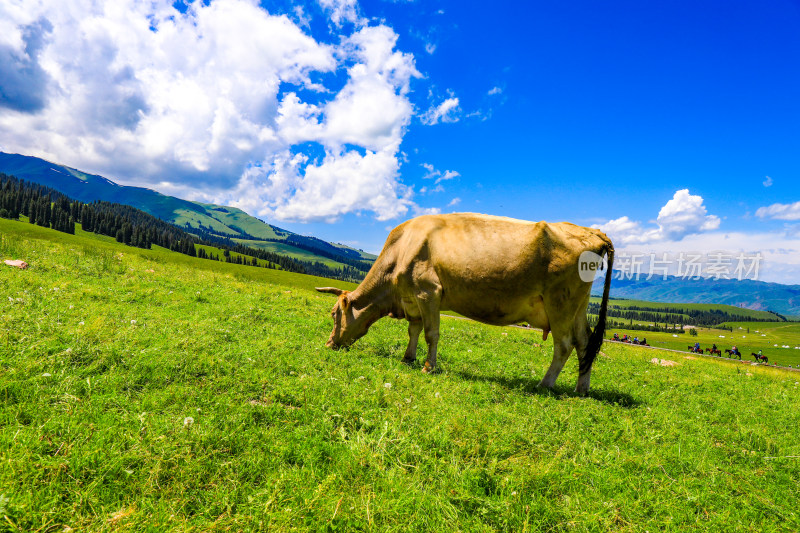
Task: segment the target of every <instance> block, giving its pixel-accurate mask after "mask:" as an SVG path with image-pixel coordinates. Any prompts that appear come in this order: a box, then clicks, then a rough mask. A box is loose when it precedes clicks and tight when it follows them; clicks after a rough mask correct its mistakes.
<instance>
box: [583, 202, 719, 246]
mask: <svg viewBox="0 0 800 533" xmlns="http://www.w3.org/2000/svg"><path fill="white" fill-rule="evenodd" d="M706 212H707V211H706V207H705V206H704V205H703V198H702V197H701V196H698V195H692V194H689V190H688V189H681V190H679V191H676V192H675V195H674V196H673V197H672V199H671V200H669V201H668V202H667V203H666V204H665V205H664V207H662V208H661V210H660V211H659V212H658V218H657V219H656V225H657V226H658V227H657V228H653V227H650V228H645V227H643V226H642V223H641V222H639V221H634V220H631V219H630V218H628V217H627V216H623V217H621V218H618V219H615V220H610V221H608V222H606V223H605V224H595V225H593V226H592V227H594V228H599V229H601V230H603V232H605V233H607V234H608V235H609V236H610V237H611V238H612V240H614V241H615V242H620V243H622V244H624V245H627V244H646V243H652V242H659V241H680V240H681V239H683V238H684V237H686V236H688V235H692V234H695V233H703V232H707V231H711V230H715V229H717V228H718V227H719V224H720V219H719V217H717V216H715V215H707V214H706Z"/></svg>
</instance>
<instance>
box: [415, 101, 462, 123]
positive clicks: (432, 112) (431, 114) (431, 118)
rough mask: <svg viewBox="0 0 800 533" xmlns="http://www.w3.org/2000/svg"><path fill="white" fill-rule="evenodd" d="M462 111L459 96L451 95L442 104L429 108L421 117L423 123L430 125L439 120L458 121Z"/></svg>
mask: <svg viewBox="0 0 800 533" xmlns="http://www.w3.org/2000/svg"><path fill="white" fill-rule="evenodd" d="M460 113H461V107H460V106H459V103H458V98H457V97H455V96H451V97H450V98H448V99H446V100H445V101H444V102H442V103H441V104H439V105H437V106H434V107H431V108H430V109H428V111H427V112H425V113H424V114H423V115H422V116H421V117H420V118H421V120H422V123H423V124H427V125H429V126H430V125H433V124H438V123H439V122H458V120H459V114H460Z"/></svg>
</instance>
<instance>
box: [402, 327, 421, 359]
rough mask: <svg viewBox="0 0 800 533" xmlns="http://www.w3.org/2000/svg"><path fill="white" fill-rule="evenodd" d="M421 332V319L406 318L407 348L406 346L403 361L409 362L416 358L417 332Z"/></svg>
mask: <svg viewBox="0 0 800 533" xmlns="http://www.w3.org/2000/svg"><path fill="white" fill-rule="evenodd" d="M421 332H422V320H421V319H419V318H414V319H409V320H408V348H406V355H405V357H403V362H404V363H408V364H411V363H413V362H414V361H416V360H417V343H419V334H420V333H421Z"/></svg>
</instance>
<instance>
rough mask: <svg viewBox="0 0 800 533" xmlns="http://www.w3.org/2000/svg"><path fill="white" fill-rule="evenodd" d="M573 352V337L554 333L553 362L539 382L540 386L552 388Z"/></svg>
mask: <svg viewBox="0 0 800 533" xmlns="http://www.w3.org/2000/svg"><path fill="white" fill-rule="evenodd" d="M571 353H572V338H571V337H569V336H566V335H565V336H561V335H553V362H552V363H550V368H548V369H547V373H546V374H545V375H544V377H543V378H542V381H541V382H540V383H539V386H540V387H546V388H548V389H552V388H553V386H554V385H555V384H556V378H558V375H559V374H560V373H561V369H562V368H564V363H566V362H567V359H568V358H569V356H570V354H571Z"/></svg>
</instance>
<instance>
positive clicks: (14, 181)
mask: <svg viewBox="0 0 800 533" xmlns="http://www.w3.org/2000/svg"><path fill="white" fill-rule="evenodd" d="M20 215H24V216H27V217H28V221H29V222H30V223H31V224H36V225H38V226H42V227H47V228H52V229H55V230H57V231H61V232H64V233H70V234H75V224H76V223H80V224H81V227H82V228H83V230H84V231H87V232H91V233H97V234H101V235H107V236H109V237H113V238H115V239H116V240H117V241H118V242H120V243H123V244H127V245H129V246H135V247H138V248H144V249H150V247H151V246H152V245H154V244H155V245H157V246H161V247H163V248H167V249H169V250H172V251H174V252H179V253H182V254H186V255H189V256H192V257H199V258H201V259H211V260H217V261H226V262H229V263H238V264H248V265H253V266H256V265H257V264H258V263H257V261H256V260H255V258H257V259H261V260H262V261H264V262H265V264H264V266H265V267H266V268H279V269H281V270H286V271H289V272H297V273H300V274H311V275H314V276H320V277H326V278H332V279H340V280H344V281H354V282H359V281H361V279H363V277H364V276H363V273H362V272H361V271H360V270H358V269H356V268H353V267H352V266H349V265H345V266H343V267H341V268H332V267H329V266H328V265H325V264H324V263H321V262H319V261H303V260H298V259H293V258H291V257H287V256H285V255H281V254H277V253H274V252H269V251H266V250H259V249H255V248H249V247H246V246H243V245H241V244H236V243H233V241H231V240H230V239H227V238H221V237H219V236H215V235H213V234H206V235H205V237H206V238H204V239H201V238H200V237H197V236H195V235H192V234H190V233H188V232H186V231H184V230H182V229H181V228H179V227H178V226H175V225H173V224H170V223H168V222H165V221H163V220H161V219H159V218H156V217H154V216H152V215H150V214H149V213H145V212H144V211H141V210H140V209H136V208H134V207H131V206H127V205H122V204H116V203H110V202H104V201H95V202H92V203H88V204H87V203H83V202H79V201H77V200H73V199H72V198H70V197H68V196H66V195H65V194H63V193H61V192H59V191H57V190H55V189H53V188H50V187H46V186H44V185H39V184H37V183H31V182H28V181H25V180H21V179H19V178H17V177H15V176H11V175H8V174H4V173H0V217H2V218H10V219H15V220H17V219H19V217H20ZM199 245H205V246H210V247H215V248H220V249H222V250H223V256H222V257H219V256H218V255H216V254H209V253H207V252H206V251H205V250H204V249H202V248H199V252H198V246H199ZM231 252H234V253H236V254H242V255H247V256H250V257H251V258H252V259H251V260H250V261H249V262H248V261H246V260H245V259H243V258H242V257H241V255H239V256H236V255H233V254H232V253H231Z"/></svg>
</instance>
